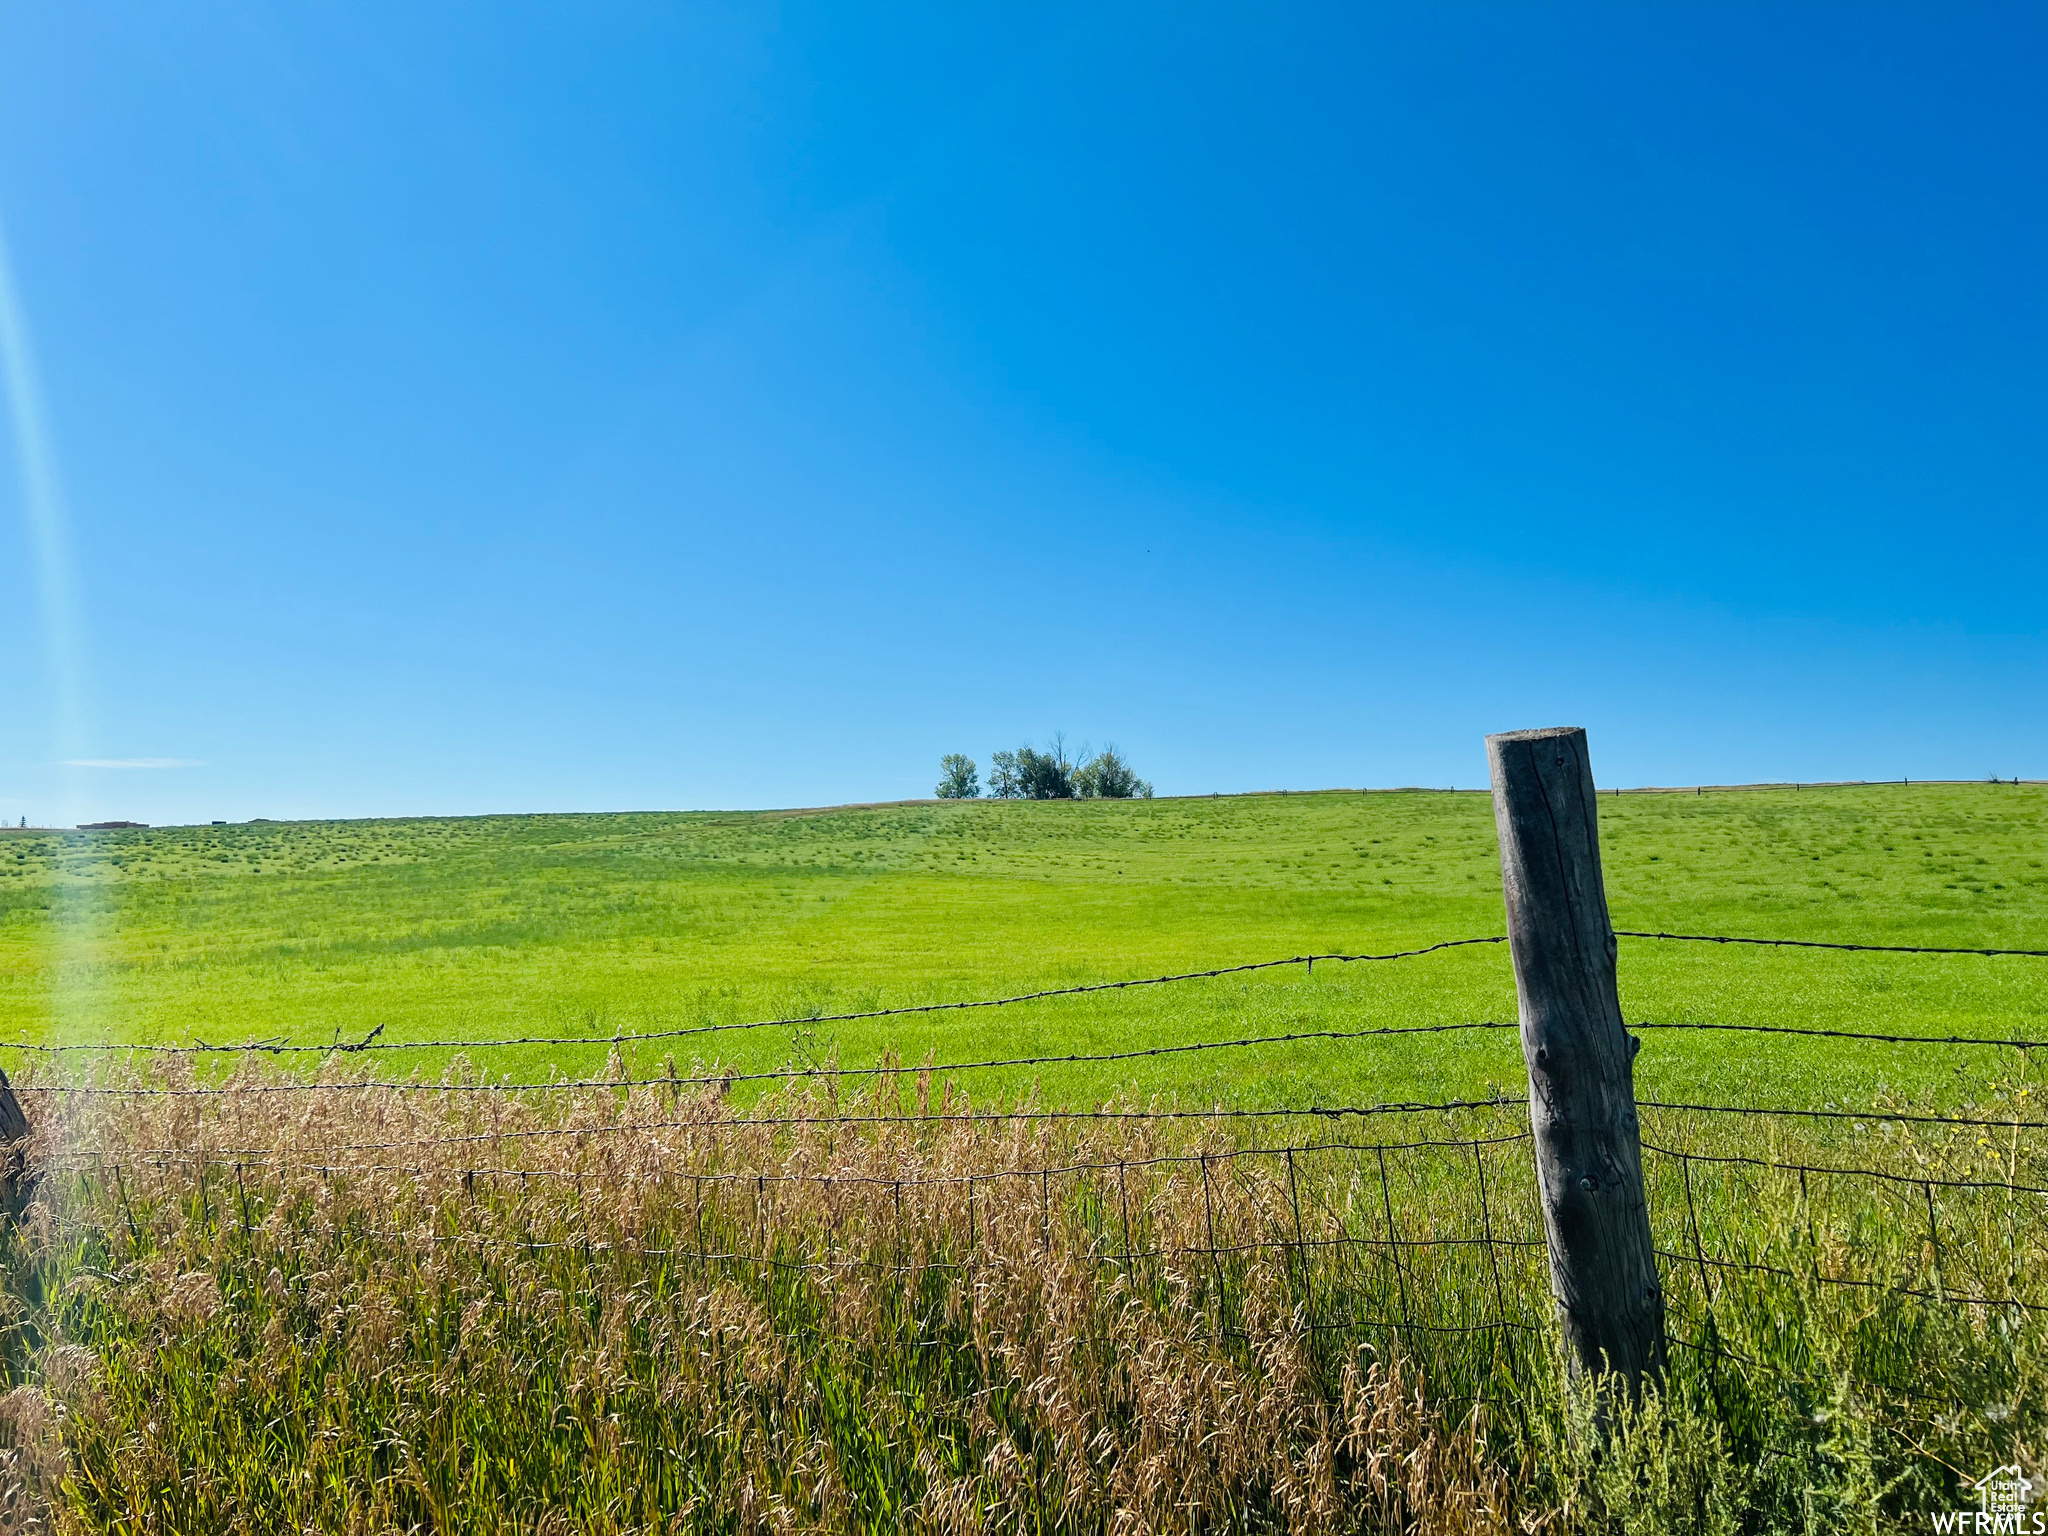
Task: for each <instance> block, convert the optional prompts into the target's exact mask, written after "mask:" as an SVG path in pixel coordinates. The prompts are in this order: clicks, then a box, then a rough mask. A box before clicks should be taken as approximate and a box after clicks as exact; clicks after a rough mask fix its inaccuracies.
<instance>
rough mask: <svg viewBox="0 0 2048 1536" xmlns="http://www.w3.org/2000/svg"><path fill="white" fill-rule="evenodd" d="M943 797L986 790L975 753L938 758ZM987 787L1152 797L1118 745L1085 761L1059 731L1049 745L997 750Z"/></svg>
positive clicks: (1075, 796)
mask: <svg viewBox="0 0 2048 1536" xmlns="http://www.w3.org/2000/svg"><path fill="white" fill-rule="evenodd" d="M939 773H940V775H941V777H940V779H939V787H938V790H937V793H938V797H939V798H940V799H941V800H973V799H975V798H976V797H978V796H979V795H980V794H981V770H980V769H979V767H978V766H977V765H976V764H975V761H974V759H973V758H971V757H968V756H966V755H965V754H964V753H960V752H948V753H947V754H946V755H945V756H944V757H942V758H940V759H939ZM988 792H989V794H990V795H991V796H993V797H994V798H995V799H998V800H1150V799H1151V798H1152V786H1151V785H1150V784H1148V783H1146V782H1145V781H1144V780H1143V779H1141V778H1139V777H1138V775H1137V772H1136V771H1135V770H1134V769H1133V768H1132V767H1131V765H1130V764H1129V763H1127V762H1125V761H1124V758H1123V754H1121V753H1120V752H1118V751H1117V749H1116V748H1115V747H1114V746H1108V747H1104V748H1103V749H1102V750H1101V751H1100V752H1098V753H1097V754H1096V755H1095V756H1094V757H1091V758H1089V759H1088V760H1087V761H1086V762H1079V761H1076V760H1075V759H1074V758H1073V757H1071V756H1069V755H1068V753H1067V743H1066V738H1065V737H1063V736H1055V737H1053V739H1052V740H1051V741H1050V742H1048V743H1047V744H1046V747H1045V750H1044V751H1042V752H1041V751H1039V750H1038V749H1037V748H1036V747H1019V748H1017V750H1016V751H1014V752H998V753H996V754H995V757H994V758H993V759H992V760H991V767H990V769H989V776H988Z"/></svg>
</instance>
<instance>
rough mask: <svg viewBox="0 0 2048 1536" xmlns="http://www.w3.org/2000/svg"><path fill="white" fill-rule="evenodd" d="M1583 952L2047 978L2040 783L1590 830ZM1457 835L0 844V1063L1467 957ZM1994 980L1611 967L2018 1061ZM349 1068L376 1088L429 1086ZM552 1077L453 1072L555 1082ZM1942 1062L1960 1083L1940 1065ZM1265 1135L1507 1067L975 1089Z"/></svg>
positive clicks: (558, 835) (1257, 1055) (1129, 830)
mask: <svg viewBox="0 0 2048 1536" xmlns="http://www.w3.org/2000/svg"><path fill="white" fill-rule="evenodd" d="M1601 816H1602V845H1603V850H1604V857H1605V861H1606V877H1607V883H1608V891H1609V898H1610V902H1611V905H1612V908H1613V913H1614V919H1615V925H1616V926H1617V927H1619V928H1637V929H1645V930H1677V931H1692V932H1708V933H1731V934H1750V935H1759V936H1771V937H1787V938H1823V939H1839V940H1850V941H1861V942H1872V943H1889V944H1933V945H1973V946H1974V945H1982V946H1991V947H2018V948H2048V869H2044V867H2043V865H2044V860H2048V789H2044V788H2042V787H2040V786H2034V785H1989V784H1987V785H1965V786H1953V785H1949V786H1924V787H1911V788H1908V787H1901V786H1884V787H1869V788H1851V789H1809V790H1801V791H1791V790H1784V791H1779V790H1766V791H1735V792H1724V793H1714V792H1709V793H1708V794H1706V795H1704V796H1692V795H1666V794H1639V795H1620V796H1609V797H1607V798H1605V799H1603V801H1602V803H1601ZM1501 926H1502V916H1501V903H1500V880H1499V870H1498V864H1497V853H1496V847H1495V841H1494V833H1493V823H1492V816H1491V809H1490V803H1489V801H1488V799H1487V798H1486V797H1485V796H1484V795H1481V794H1469V793H1450V792H1423V791H1415V792H1394V793H1359V792H1348V791H1330V792H1324V793H1315V794H1290V795H1259V796H1240V797H1231V798H1219V799H1181V800H1158V801H1126V802H1116V801H1093V802H992V801H982V802H965V803H954V804H913V805H903V806H880V807H848V808H840V809H833V810H822V811H790V812H759V813H746V814H737V813H681V814H627V815H593V816H526V817H519V816H513V817H479V818H469V819H446V820H441V819H437V820H414V821H380V822H318V823H260V824H254V825H234V826H222V827H177V828H163V829H150V830H139V831H125V832H111V833H109V832H100V833H66V834H51V833H36V832H27V833H11V834H8V835H6V836H5V837H4V838H0V1035H4V1036H5V1037H6V1038H10V1039H16V1040H34V1041H56V1040H87V1039H112V1040H125V1041H164V1042H182V1041H188V1040H193V1039H200V1040H207V1041H212V1042H221V1041H231V1040H254V1039H273V1038H276V1039H286V1040H292V1041H300V1042H321V1043H324V1042H327V1041H330V1040H336V1039H339V1040H342V1041H354V1040H360V1039H362V1038H364V1037H365V1036H366V1035H368V1034H369V1033H370V1031H371V1030H373V1029H377V1028H380V1027H381V1028H382V1029H383V1031H384V1033H383V1035H382V1037H381V1038H382V1039H384V1040H399V1041H403V1040H429V1039H483V1038H488V1037H491V1036H506V1035H548V1036H569V1037H577V1036H589V1037H591V1038H592V1039H593V1040H601V1039H605V1038H607V1037H610V1036H612V1035H613V1034H615V1033H621V1032H623V1033H638V1032H644V1031H654V1030H663V1029H674V1028H686V1027H690V1026H695V1025H701V1024H706V1023H730V1022H736V1021H742V1020H748V1019H758V1018H776V1017H801V1016H806V1015H813V1014H830V1013H843V1012H855V1011H860V1010H864V1009H870V1008H881V1007H890V1006H896V1005H902V1004H907V1003H922V1002H938V1001H953V1000H961V999H970V998H977V997H988V996H1000V995H1003V994H1007V993H1015V992H1025V991H1030V990H1034V989H1037V988H1041V987H1057V986H1068V985H1074V984H1080V983H1088V982H1098V981H1110V980H1117V979H1120V978H1126V977H1136V976H1143V975H1150V974H1158V973H1164V972H1170V971H1182V970H1196V969H1207V968H1210V967H1217V966H1227V965H1236V964H1241V963H1244V962H1248V961H1257V960H1267V959H1273V958H1277V957H1280V956H1285V955H1292V954H1301V953H1306V952H1317V951H1323V952H1327V951H1339V952H1359V951H1372V952H1378V951H1386V950H1396V949H1406V948H1411V947H1415V946H1419V945H1422V944H1427V943H1432V942H1435V941H1438V940H1441V939H1448V938H1462V937H1467V936H1471V935H1479V934H1495V933H1499V932H1500V931H1501ZM2042 982H2043V978H2042V967H2041V965H2040V963H2038V962H2030V961H2026V960H2013V959H2007V960H1984V959H1976V958H1968V957H1949V958H1943V957H1925V956H1882V955H1842V954H1829V953H1815V952H1799V951H1771V950H1743V949H1737V948H1732V947H1719V946H1706V945H1687V944H1673V943H1656V942H1650V941H1643V940H1624V941H1622V963H1621V984H1622V993H1623V1005H1624V1008H1625V1010H1626V1012H1627V1014H1628V1016H1629V1017H1630V1018H1631V1019H1644V1020H1666V1021H1682V1020H1696V1021H1713V1022H1722V1023H1812V1024H1820V1025H1825V1026H1830V1027H1838V1028H1840V1027H1848V1028H1864V1027H1873V1028H1878V1029H1880V1030H1885V1031H1895V1032H1899V1033H1915V1032H1925V1033H1952V1032H1954V1033H1966V1034H1967V1033H1991V1034H2006V1035H2011V1034H2030V1035H2040V1034H2042V1033H2043V1032H2044V1030H2048V986H2044V985H2043V984H2042ZM1513 1017H1514V990H1513V982H1512V977H1511V974H1510V970H1509V965H1508V956H1507V954H1506V951H1505V947H1504V946H1495V947H1483V948H1474V949H1464V950H1451V951H1446V952H1443V953H1440V954H1436V955H1431V956H1427V957H1424V958H1421V959H1416V960H1404V961H1398V962H1391V963H1385V964H1371V965H1366V964H1357V965H1343V966H1340V965H1322V966H1318V967H1317V968H1316V969H1315V971H1314V973H1313V974H1312V975H1309V974H1306V973H1305V972H1304V971H1302V970H1301V969H1299V968H1290V969H1286V970H1279V971H1273V972H1266V973H1254V974H1253V975H1250V976H1244V977H1228V978H1222V979H1219V980H1214V981H1198V982H1186V983H1179V984H1176V985H1173V986H1170V987H1161V988H1151V989H1141V990H1137V991H1132V992H1128V993H1115V994H1109V995H1106V996H1096V997H1085V998H1072V999H1062V1000H1056V1001H1049V1002H1046V1003H1042V1004H1032V1005H1027V1006H1022V1007H1015V1008H1006V1009H1000V1010H990V1011H988V1012H969V1013H954V1014H940V1015H933V1016H925V1017H910V1018H894V1019H887V1020H880V1021H874V1022H865V1023H863V1022H847V1023H830V1024H823V1025H819V1026H816V1027H810V1028H786V1029H777V1030H763V1031H757V1032H748V1033H734V1034H724V1035H717V1036H710V1037H704V1038H702V1039H699V1040H695V1041H690V1040H685V1041H682V1042H677V1043H676V1044H675V1045H673V1046H671V1045H668V1044H658V1045H653V1046H645V1047H640V1048H637V1049H634V1050H632V1051H630V1052H629V1053H628V1061H629V1066H631V1067H632V1068H633V1069H634V1070H638V1071H651V1070H654V1069H655V1068H656V1066H657V1065H658V1063H659V1062H660V1060H661V1059H662V1058H663V1057H665V1056H666V1055H667V1054H668V1053H669V1052H670V1051H671V1050H672V1049H673V1050H674V1052H675V1054H676V1056H677V1057H678V1059H679V1060H680V1061H683V1062H687V1061H688V1060H689V1059H690V1056H691V1054H692V1051H691V1049H690V1048H691V1047H693V1046H694V1047H696V1048H697V1050H699V1051H701V1052H702V1053H703V1054H704V1055H706V1056H707V1057H711V1056H715V1057H716V1059H717V1060H718V1061H719V1062H720V1063H721V1064H724V1065H728V1066H733V1067H737V1068H740V1069H748V1068H753V1069H760V1068H766V1067H775V1066H781V1065H785V1064H788V1063H791V1062H799V1063H800V1062H805V1061H820V1060H825V1059H828V1058H831V1057H836V1058H837V1059H838V1060H839V1061H840V1062H841V1063H842V1064H844V1065H846V1066H866V1065H870V1064H872V1063H873V1062H874V1061H875V1060H876V1059H877V1058H878V1056H879V1054H880V1053H881V1052H883V1051H893V1052H895V1053H897V1055H898V1056H900V1057H901V1058H902V1059H903V1060H906V1061H913V1062H914V1061H918V1060H921V1059H923V1058H924V1057H925V1056H926V1055H927V1053H930V1054H931V1055H933V1056H934V1057H935V1059H937V1060H939V1061H968V1060H976V1059H984V1058H992V1057H993V1058H1001V1057H1013V1056H1020V1055H1041V1054H1043V1055H1052V1054H1067V1053H1093V1052H1102V1051H1112V1050H1121V1049H1128V1048H1131V1047H1135V1046H1152V1045H1167V1044H1177V1043H1183V1042H1187V1041H1195V1040H1203V1039H1224V1038H1231V1037H1238V1036H1243V1035H1251V1034H1279V1033H1286V1032H1288V1031H1289V1030H1293V1029H1349V1028H1368V1027H1371V1026H1373V1025H1376V1024H1394V1025H1405V1024H1418V1023H1420V1024H1436V1023H1453V1022H1463V1021H1468V1020H1485V1019H1491V1020H1511V1019H1512V1018H1513ZM445 1056H446V1053H424V1054H422V1055H420V1056H417V1057H415V1056H413V1055H412V1054H411V1053H389V1054H385V1055H382V1056H379V1057H376V1058H368V1059H371V1060H375V1062H376V1064H377V1067H378V1069H379V1070H383V1071H405V1070H410V1069H412V1068H413V1067H415V1066H419V1067H424V1068H426V1069H428V1070H433V1069H437V1068H438V1067H439V1066H440V1065H441V1064H442V1063H443V1061H444V1060H445ZM605 1056H606V1047H605V1046H602V1045H592V1046H591V1047H589V1048H586V1049H579V1048H576V1047H573V1046H571V1047H549V1048H525V1049H510V1050H500V1051H495V1052H492V1053H491V1054H490V1055H489V1057H488V1060H487V1061H483V1062H481V1063H480V1064H482V1065H485V1066H487V1067H489V1068H490V1069H491V1070H493V1071H497V1070H502V1071H505V1072H508V1073H511V1074H513V1075H514V1076H534V1075H542V1076H544V1075H546V1074H548V1073H549V1072H553V1071H563V1072H570V1073H581V1072H587V1071H590V1070H593V1069H595V1068H597V1067H598V1066H600V1065H601V1064H602V1063H603V1061H604V1060H605ZM1980 1061H1981V1063H1982V1066H1983V1070H1985V1071H1993V1070H1996V1067H1995V1064H1994V1062H1993V1061H1992V1059H1991V1058H1989V1057H1983V1058H1980V1057H1976V1056H1972V1055H1970V1054H1968V1053H1964V1054H1960V1055H1958V1054H1955V1053H1944V1054H1938V1055H1937V1054H1929V1053H1921V1052H1914V1051H1895V1050H1885V1049H1882V1048H1875V1047H1873V1048H1871V1049H1869V1050H1865V1051H1860V1052H1854V1053H1850V1052H1844V1051H1841V1050H1839V1049H1828V1048H1818V1049H1817V1048H1814V1047H1810V1046H1807V1045H1804V1044H1802V1043H1800V1042H1797V1041H1766V1040H1761V1039H1759V1038H1757V1037H1753V1036H1751V1037H1745V1036H1740V1035H1714V1034H1666V1035H1651V1036H1649V1037H1648V1038H1647V1039H1646V1042H1645V1047H1644V1053H1643V1055H1642V1057H1641V1058H1640V1060H1639V1062H1638V1074H1639V1078H1640V1080H1641V1083H1642V1086H1643V1090H1644V1093H1645V1095H1646V1096H1666V1097H1682V1096H1692V1095H1698V1094H1703V1093H1709V1092H1711V1093H1715V1094H1722V1095H1725V1094H1741V1095H1746V1096H1749V1097H1750V1098H1751V1100H1752V1101H1753V1102H1759V1103H1774V1102H1784V1103H1800V1102H1808V1101H1810V1100H1813V1099H1814V1096H1815V1095H1819V1096H1820V1098H1821V1099H1844V1100H1851V1101H1853V1100H1857V1099H1859V1098H1863V1097H1867V1096H1868V1095H1869V1094H1871V1093H1874V1092H1877V1091H1879V1090H1881V1089H1885V1090H1892V1091H1902V1092H1907V1093H1909V1094H1912V1095H1914V1096H1919V1095H1922V1094H1927V1093H1932V1094H1934V1095H1936V1096H1937V1097H1944V1096H1953V1095H1954V1094H1955V1093H1957V1092H1967V1090H1968V1088H1969V1081H1970V1078H1971V1074H1972V1073H1973V1072H1974V1071H1976V1070H1977V1069H1978V1064H1979V1063H1980ZM1959 1068H1960V1070H1959ZM1033 1082H1037V1083H1038V1084H1040V1091H1041V1094H1042V1096H1044V1097H1045V1098H1046V1099H1047V1100H1048V1101H1052V1100H1058V1101H1061V1102H1075V1103H1081V1102H1087V1101H1091V1100H1093V1099H1096V1098H1100V1097H1103V1096H1106V1095H1109V1094H1113V1093H1125V1094H1130V1093H1135V1094H1137V1095H1138V1096H1140V1097H1143V1098H1150V1097H1152V1096H1154V1095H1157V1094H1165V1095H1170V1096H1173V1097H1175V1098H1179V1099H1185V1100H1187V1101H1188V1102H1190V1103H1199V1104H1210V1103H1222V1104H1228V1105H1232V1106H1243V1107H1264V1106H1272V1105H1282V1104H1300V1103H1322V1104H1333V1103H1357V1102H1372V1101H1375V1100H1380V1099H1391V1098H1405V1097H1417V1096H1419V1097H1449V1096H1469V1095H1475V1094H1481V1093H1484V1092H1486V1091H1487V1090H1488V1089H1489V1088H1493V1087H1505V1088H1507V1089H1509V1090H1510V1091H1516V1090H1517V1089H1518V1085H1519V1083H1520V1060H1519V1055H1518V1051H1517V1047H1516V1043H1515V1041H1514V1039H1513V1037H1512V1034H1511V1032H1507V1031H1499V1032H1491V1033H1489V1032H1474V1033H1471V1034H1447V1035H1442V1036H1434V1037H1431V1036H1424V1037H1407V1038H1397V1039H1394V1040H1390V1041H1372V1040H1362V1041H1357V1042H1335V1043H1330V1042H1310V1043H1303V1044H1299V1045H1293V1046H1275V1047H1267V1048H1261V1049H1258V1050H1256V1051H1247V1052H1241V1053H1240V1052H1230V1053H1205V1054H1198V1055H1193V1056H1181V1057H1163V1058H1158V1059H1155V1060H1151V1061H1145V1062H1140V1063H1116V1064H1110V1065H1108V1066H1085V1067H1084V1066H1071V1067H1048V1068H1043V1069H1030V1070H1010V1071H995V1070H990V1071H982V1072H979V1073H973V1074H967V1075H965V1076H964V1077H963V1078H962V1079H961V1083H960V1086H961V1087H962V1089H963V1090H965V1091H967V1092H969V1093H971V1094H972V1095H974V1096H975V1097H977V1098H999V1097H1006V1096H1014V1095H1016V1094H1017V1093H1020V1092H1022V1091H1025V1090H1026V1089H1027V1088H1029V1087H1030V1086H1031V1085H1032V1083H1033Z"/></svg>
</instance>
